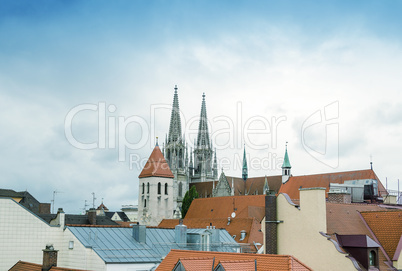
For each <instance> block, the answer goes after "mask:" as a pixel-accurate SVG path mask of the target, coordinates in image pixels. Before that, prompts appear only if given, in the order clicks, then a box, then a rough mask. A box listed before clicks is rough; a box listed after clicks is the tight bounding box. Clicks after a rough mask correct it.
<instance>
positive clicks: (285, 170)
mask: <svg viewBox="0 0 402 271" xmlns="http://www.w3.org/2000/svg"><path fill="white" fill-rule="evenodd" d="M291 168H292V166H291V165H290V161H289V156H288V142H286V150H285V158H284V159H283V164H282V183H286V182H287V181H288V180H289V177H290V176H291V174H290V169H291Z"/></svg>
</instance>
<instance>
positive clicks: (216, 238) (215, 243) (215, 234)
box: [210, 226, 221, 251]
mask: <svg viewBox="0 0 402 271" xmlns="http://www.w3.org/2000/svg"><path fill="white" fill-rule="evenodd" d="M210 230H211V232H212V235H211V239H212V241H211V242H212V246H211V247H212V249H211V250H212V251H217V250H218V249H217V248H218V247H220V246H221V238H220V235H219V232H220V231H219V229H217V228H215V226H211V227H210Z"/></svg>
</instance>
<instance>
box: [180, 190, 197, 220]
mask: <svg viewBox="0 0 402 271" xmlns="http://www.w3.org/2000/svg"><path fill="white" fill-rule="evenodd" d="M196 198H198V192H197V190H196V189H195V186H192V187H191V188H190V190H189V191H187V192H186V194H185V195H184V198H183V204H182V205H181V217H182V218H184V217H185V216H186V214H187V211H188V209H189V208H190V205H191V202H192V201H193V199H196Z"/></svg>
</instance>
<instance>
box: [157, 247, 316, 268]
mask: <svg viewBox="0 0 402 271" xmlns="http://www.w3.org/2000/svg"><path fill="white" fill-rule="evenodd" d="M200 257H205V258H208V257H209V258H212V257H215V266H214V267H216V266H217V265H218V264H219V262H221V261H222V262H228V261H233V259H236V260H238V261H255V260H257V268H258V270H277V271H281V270H298V271H302V270H311V269H310V268H309V267H307V266H306V265H305V264H303V263H301V262H300V261H299V260H297V259H296V258H295V257H293V256H288V255H270V254H250V253H228V252H211V251H190V250H176V249H172V250H171V251H170V252H169V254H168V255H167V256H166V257H165V259H164V260H163V261H162V262H161V264H160V265H159V266H158V268H157V269H156V270H158V271H164V270H169V271H170V270H172V269H173V267H174V266H175V264H176V263H177V262H178V260H179V259H181V258H200Z"/></svg>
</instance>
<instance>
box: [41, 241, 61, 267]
mask: <svg viewBox="0 0 402 271" xmlns="http://www.w3.org/2000/svg"><path fill="white" fill-rule="evenodd" d="M42 251H43V264H42V271H48V270H50V268H52V266H57V251H58V250H54V248H53V245H46V248H45V249H42Z"/></svg>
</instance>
